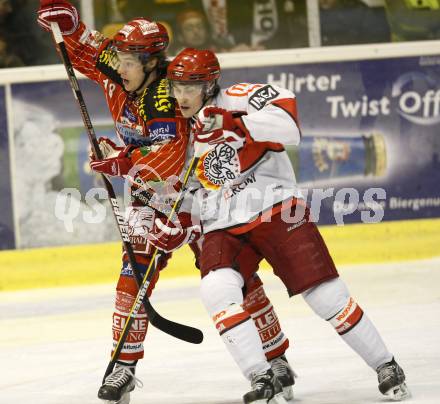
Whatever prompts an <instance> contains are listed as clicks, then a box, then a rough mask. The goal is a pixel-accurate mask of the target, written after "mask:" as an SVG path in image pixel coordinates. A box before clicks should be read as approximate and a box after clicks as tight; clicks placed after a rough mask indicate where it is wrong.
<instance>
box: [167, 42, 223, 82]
mask: <svg viewBox="0 0 440 404" xmlns="http://www.w3.org/2000/svg"><path fill="white" fill-rule="evenodd" d="M219 77H220V64H219V62H218V59H217V56H215V54H214V52H212V51H210V50H198V49H193V48H186V49H184V50H183V51H182V52H180V53H179V54H178V55H177V56H176V57H175V58H174V60H173V61H172V62H171V63H170V64H169V66H168V70H167V78H168V79H169V80H174V81H212V80H216V79H218V78H219Z"/></svg>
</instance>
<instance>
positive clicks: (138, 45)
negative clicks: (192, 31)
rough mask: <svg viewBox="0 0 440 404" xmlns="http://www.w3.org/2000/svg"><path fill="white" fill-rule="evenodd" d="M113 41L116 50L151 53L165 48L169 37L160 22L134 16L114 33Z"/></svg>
mask: <svg viewBox="0 0 440 404" xmlns="http://www.w3.org/2000/svg"><path fill="white" fill-rule="evenodd" d="M113 41H114V43H113V45H114V47H115V49H116V50H117V51H120V52H133V53H147V54H149V55H152V54H154V53H158V52H160V51H163V50H165V49H166V48H167V46H168V43H169V41H170V38H169V36H168V32H167V30H166V28H165V27H164V26H163V25H162V24H161V23H159V22H153V21H150V20H147V19H146V18H135V19H134V20H132V21H130V22H128V23H127V24H125V25H124V27H122V28H121V29H120V30H119V31H118V32H117V33H116V35H115V36H114V37H113Z"/></svg>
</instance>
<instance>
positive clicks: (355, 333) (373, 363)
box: [303, 278, 393, 370]
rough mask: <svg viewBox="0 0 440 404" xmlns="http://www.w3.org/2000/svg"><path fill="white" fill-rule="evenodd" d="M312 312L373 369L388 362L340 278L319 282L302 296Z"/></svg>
mask: <svg viewBox="0 0 440 404" xmlns="http://www.w3.org/2000/svg"><path fill="white" fill-rule="evenodd" d="M303 297H304V299H305V300H306V302H307V303H308V304H309V306H310V307H311V308H312V309H313V311H314V312H315V313H316V314H318V315H319V316H320V317H321V318H323V319H325V320H327V321H328V322H329V323H330V324H331V325H332V326H333V327H334V328H335V330H336V331H337V333H338V334H339V335H340V336H341V338H342V339H343V340H344V341H345V342H346V343H347V344H348V345H349V346H350V347H351V348H352V349H353V350H354V351H355V352H356V353H357V354H358V355H359V356H361V357H362V359H364V361H365V362H366V363H367V364H368V365H369V366H370V367H371V368H373V369H374V370H376V368H377V367H378V366H379V365H381V364H383V363H385V362H388V361H390V360H391V358H392V357H393V355H392V354H391V353H390V352H389V351H388V349H387V347H386V346H385V344H384V342H383V340H382V338H381V336H380V335H379V332H378V331H377V329H376V327H375V326H374V325H373V323H372V322H371V320H370V319H369V318H368V317H367V315H366V314H365V313H364V312H363V310H362V309H361V308H360V307H359V305H358V304H357V303H356V301H355V300H354V299H353V298H352V297H350V294H349V291H348V289H347V287H346V286H345V284H344V282H343V281H342V280H341V279H340V278H336V279H332V280H330V281H327V282H324V283H321V284H320V285H318V286H315V287H313V288H311V289H308V290H306V291H305V292H304V293H303Z"/></svg>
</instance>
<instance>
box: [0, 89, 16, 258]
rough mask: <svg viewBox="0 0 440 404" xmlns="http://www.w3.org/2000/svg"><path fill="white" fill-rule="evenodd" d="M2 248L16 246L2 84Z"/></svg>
mask: <svg viewBox="0 0 440 404" xmlns="http://www.w3.org/2000/svg"><path fill="white" fill-rule="evenodd" d="M0 173H1V176H0V250H6V249H13V248H15V236H14V220H13V212H12V190H11V173H10V158H9V139H8V122H7V116H6V102H5V88H4V87H3V86H0Z"/></svg>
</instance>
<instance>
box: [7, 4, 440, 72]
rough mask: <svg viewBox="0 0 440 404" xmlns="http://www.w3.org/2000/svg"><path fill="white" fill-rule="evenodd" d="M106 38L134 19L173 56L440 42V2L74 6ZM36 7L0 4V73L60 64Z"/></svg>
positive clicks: (35, 5)
mask: <svg viewBox="0 0 440 404" xmlns="http://www.w3.org/2000/svg"><path fill="white" fill-rule="evenodd" d="M71 2H72V4H74V5H75V6H76V7H78V9H79V10H80V13H81V17H82V19H83V20H84V21H85V22H86V23H87V24H88V25H89V26H91V27H92V28H95V29H97V30H99V31H100V32H102V33H103V34H104V35H106V36H109V37H110V36H113V35H114V33H115V32H116V31H117V30H118V29H119V28H120V27H121V26H122V25H123V24H124V23H125V22H126V21H128V20H130V19H132V18H134V17H139V16H142V17H148V18H151V19H153V20H157V21H160V22H162V23H163V24H165V25H166V27H167V28H168V30H169V33H170V37H171V46H170V50H169V54H170V55H174V54H176V53H177V52H179V50H181V49H182V48H185V47H195V48H210V49H212V50H214V51H217V52H237V51H252V50H265V49H285V48H304V47H315V46H331V45H351V44H365V43H384V42H398V41H417V40H431V39H440V0H130V1H128V0H93V1H91V0H86V1H84V0H73V1H71ZM38 3H39V2H38V1H35V0H0V68H4V67H19V66H35V65H45V64H52V63H59V59H58V57H57V55H56V54H55V52H53V46H52V42H51V38H50V36H49V35H47V34H46V33H45V32H43V31H42V30H41V29H40V28H39V27H38V25H37V24H36V21H35V19H36V10H37V8H38Z"/></svg>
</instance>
